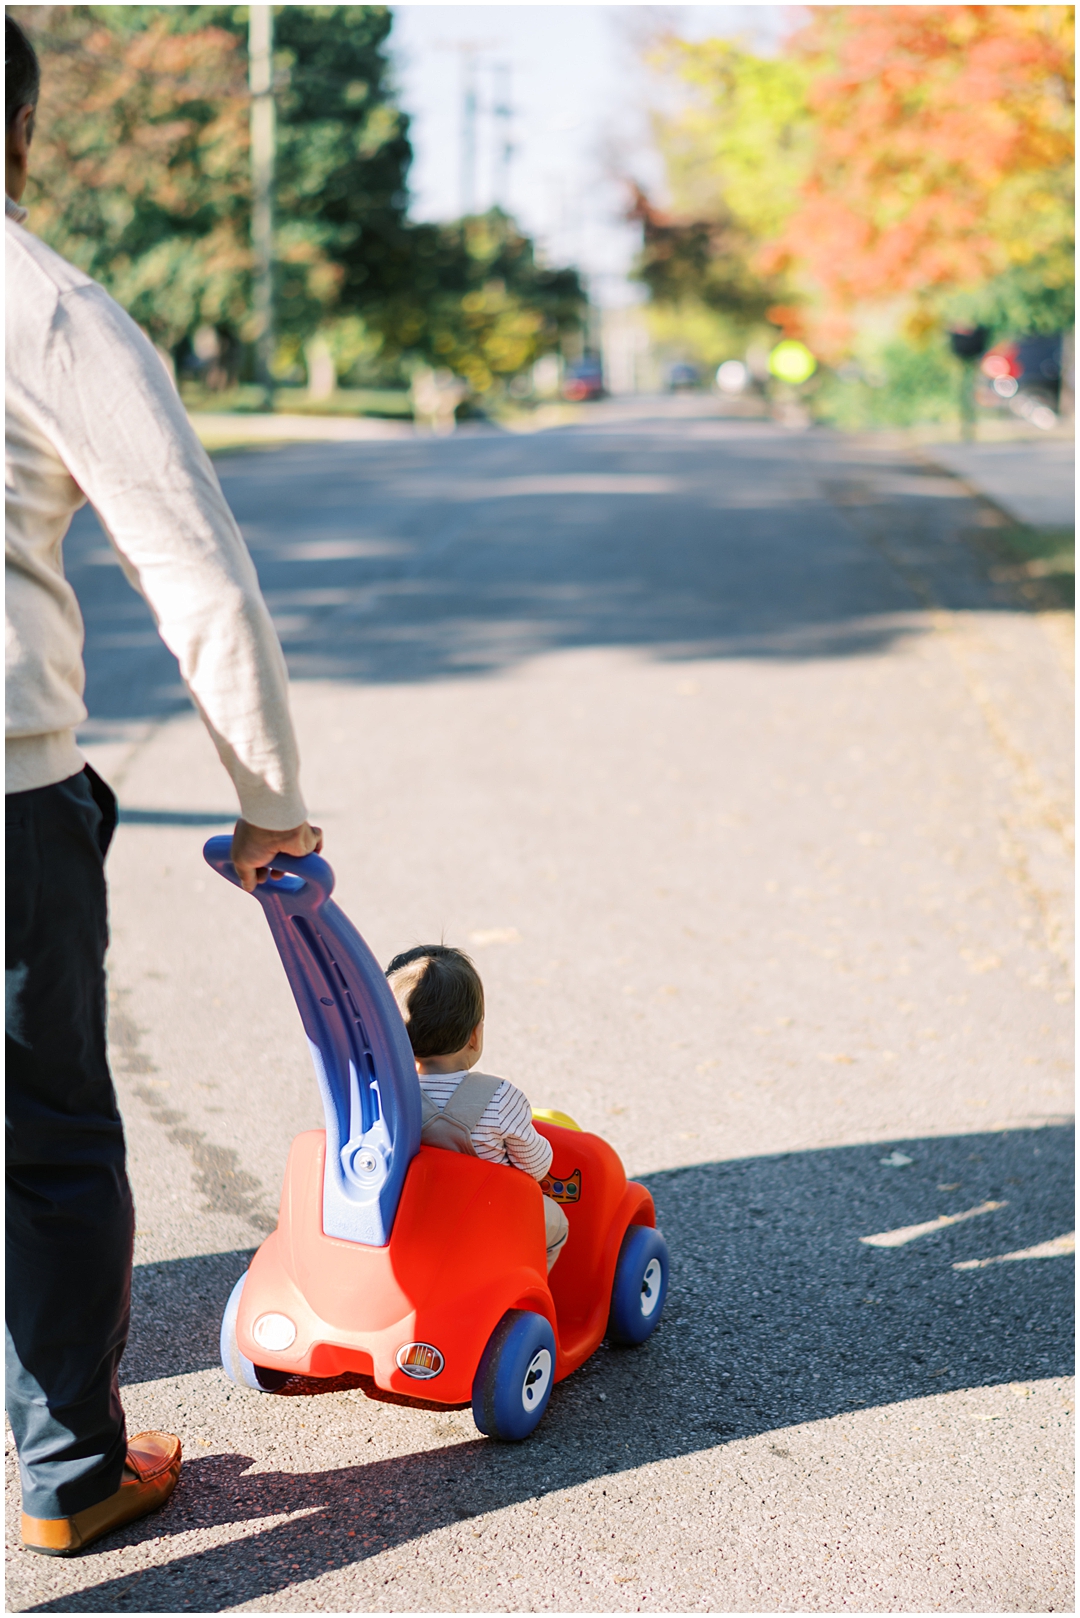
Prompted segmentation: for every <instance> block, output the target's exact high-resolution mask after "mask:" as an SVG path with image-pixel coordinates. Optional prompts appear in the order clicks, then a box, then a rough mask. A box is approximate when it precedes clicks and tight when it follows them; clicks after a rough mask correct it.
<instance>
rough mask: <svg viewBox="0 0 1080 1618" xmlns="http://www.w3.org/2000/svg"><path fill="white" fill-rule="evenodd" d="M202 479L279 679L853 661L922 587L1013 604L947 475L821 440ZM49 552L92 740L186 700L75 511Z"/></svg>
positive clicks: (289, 468) (734, 436) (302, 463)
mask: <svg viewBox="0 0 1080 1618" xmlns="http://www.w3.org/2000/svg"><path fill="white" fill-rule="evenodd" d="M220 471H221V476H222V483H223V486H224V489H225V492H226V495H227V497H228V499H229V501H230V503H231V504H232V506H233V509H234V510H235V512H236V514H237V517H238V519H239V521H240V524H241V527H242V529H243V531H244V535H245V538H246V539H247V542H248V545H249V547H250V549H251V552H252V555H253V557H254V559H255V562H256V566H257V568H258V571H259V576H260V580H261V583H262V586H263V589H264V592H265V594H266V597H267V600H268V602H269V604H270V607H271V610H272V612H273V614H274V618H275V622H276V624H277V628H278V633H279V635H280V637H281V640H282V644H283V645H284V648H285V653H286V657H287V659H288V662H289V667H290V671H291V673H292V675H293V677H294V678H317V679H329V680H343V681H358V682H383V681H417V680H431V679H440V678H446V677H462V676H470V675H472V676H476V675H484V674H490V673H493V672H496V671H498V670H500V669H502V668H505V667H508V666H511V665H513V664H515V663H517V662H519V661H520V660H521V659H523V658H528V657H531V656H535V655H538V654H540V653H543V652H549V651H556V650H567V649H574V648H585V647H601V648H602V647H619V648H629V649H636V650H639V651H641V652H643V653H646V654H647V655H650V656H653V657H657V658H664V659H672V660H679V659H685V658H700V657H718V658H730V657H740V658H743V657H751V658H770V659H788V660H795V661H798V660H800V659H804V658H811V657H849V656H855V655H859V654H864V653H867V652H873V651H877V650H880V649H882V648H884V647H887V646H888V645H890V644H891V643H892V642H894V641H895V640H896V639H897V638H898V637H902V636H905V635H909V634H911V633H913V632H915V631H916V630H917V627H918V626H917V622H916V617H915V615H916V614H917V613H919V612H921V611H922V609H923V608H925V606H926V605H927V602H928V599H931V598H932V599H933V600H934V601H936V602H937V603H938V604H940V605H944V606H948V607H953V608H957V609H961V610H962V609H969V608H970V609H983V610H993V609H995V608H999V607H1001V606H1003V605H1005V604H1007V602H1008V601H1009V598H1008V597H1007V595H1006V593H1003V592H1002V590H1001V589H1000V588H999V587H997V586H996V585H994V584H993V583H992V582H991V581H990V580H989V578H988V575H987V572H986V568H985V566H984V565H983V563H982V562H981V561H980V559H979V558H978V556H977V555H976V553H975V552H974V551H973V550H971V549H970V548H969V547H968V546H967V545H965V544H964V543H962V537H961V536H962V535H963V534H965V533H968V532H973V531H974V525H977V522H978V519H979V515H980V514H979V509H978V507H977V505H976V503H975V502H974V501H973V500H971V499H969V498H967V497H966V496H965V495H964V493H963V491H962V489H961V486H960V485H959V484H956V483H954V482H950V480H949V479H947V478H945V477H943V476H942V475H941V474H940V473H936V472H933V471H931V470H930V469H929V468H927V467H925V466H919V465H916V464H913V463H911V462H908V461H906V460H904V459H903V457H902V456H900V455H899V454H898V453H897V452H895V451H890V450H888V449H887V448H884V447H882V446H880V445H860V444H858V443H856V442H854V441H851V440H845V439H843V438H841V437H840V436H839V435H835V434H827V433H822V434H816V433H815V434H809V435H807V436H806V437H804V438H801V439H798V438H794V439H793V438H792V437H790V436H788V435H784V434H783V433H780V432H778V431H777V430H776V429H775V428H772V427H770V426H768V425H766V424H757V423H724V422H719V421H709V420H704V421H701V422H697V423H695V422H693V421H689V422H684V423H680V424H679V426H678V431H677V432H676V431H673V430H672V426H671V424H667V425H665V424H663V423H653V424H649V423H642V424H639V425H638V427H637V429H636V430H633V431H631V430H629V429H627V430H625V431H623V430H620V431H619V432H605V433H595V432H588V431H576V432H571V433H553V434H541V435H537V436H534V437H528V438H514V437H511V436H509V435H507V436H506V437H503V438H499V437H487V438H478V439H463V440H460V441H458V440H441V441H439V440H434V441H433V440H428V441H415V442H407V443H401V444H377V445H375V444H369V445H294V446H291V447H288V448H285V449H279V450H276V451H275V452H274V453H273V454H270V453H268V452H259V453H253V454H250V455H247V456H241V457H236V456H234V457H232V458H231V459H226V460H224V461H223V462H222V463H221V464H220ZM875 533H881V534H882V535H884V536H887V543H883V544H879V543H877V542H876V539H875ZM65 557H66V565H67V569H68V574H69V577H70V578H71V581H72V584H73V585H74V587H75V589H76V592H77V594H78V596H79V599H80V603H81V605H82V608H83V613H84V617H85V620H86V628H87V647H86V664H87V703H88V706H89V709H90V713H91V716H92V721H93V724H94V725H96V726H98V727H100V728H99V732H98V734H100V735H103V734H105V733H106V732H107V730H108V727H109V726H110V725H113V726H115V725H116V724H118V723H124V722H131V721H140V720H143V721H145V720H148V719H154V718H160V717H163V716H166V715H168V714H171V713H173V712H177V711H180V710H181V709H183V708H185V707H186V705H187V698H186V696H185V693H184V690H183V687H182V685H181V683H180V680H179V677H178V673H177V669H176V665H175V663H174V662H173V660H172V658H171V657H170V655H169V653H168V652H167V651H166V650H165V649H164V647H163V646H162V645H161V643H160V641H159V640H158V637H157V634H156V632H155V630H154V627H153V624H152V622H151V619H150V616H149V613H148V611H147V608H146V605H145V603H144V602H143V601H142V600H141V599H140V598H139V597H138V596H136V595H135V594H134V593H133V592H132V591H131V589H130V588H129V586H128V585H127V583H126V581H125V579H124V577H123V575H122V574H121V572H120V569H119V567H118V566H117V565H116V560H115V557H114V555H113V553H112V552H111V550H110V549H109V547H108V545H107V543H106V541H105V539H104V536H103V535H102V533H101V530H100V529H99V527H98V525H97V522H96V519H95V518H94V517H93V515H92V513H89V512H83V513H80V514H79V515H78V516H77V518H76V520H75V522H74V524H73V525H72V529H71V532H70V534H69V536H68V538H67V540H66V541H65ZM920 581H921V582H920ZM87 737H88V739H94V730H93V726H92V727H91V729H90V731H88V732H87Z"/></svg>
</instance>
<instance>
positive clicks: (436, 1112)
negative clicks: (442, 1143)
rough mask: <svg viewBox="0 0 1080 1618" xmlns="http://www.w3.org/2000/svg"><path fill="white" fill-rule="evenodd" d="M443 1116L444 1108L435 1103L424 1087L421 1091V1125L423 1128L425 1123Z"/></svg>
mask: <svg viewBox="0 0 1080 1618" xmlns="http://www.w3.org/2000/svg"><path fill="white" fill-rule="evenodd" d="M441 1117H442V1109H441V1107H437V1106H436V1105H435V1103H434V1101H432V1099H431V1097H430V1096H429V1095H428V1093H427V1091H426V1090H424V1089H421V1091H420V1127H421V1129H423V1127H424V1125H425V1124H427V1123H430V1122H431V1120H432V1118H441Z"/></svg>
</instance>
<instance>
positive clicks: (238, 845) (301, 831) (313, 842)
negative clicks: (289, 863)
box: [232, 820, 322, 893]
mask: <svg viewBox="0 0 1080 1618" xmlns="http://www.w3.org/2000/svg"><path fill="white" fill-rule="evenodd" d="M321 853H322V831H321V829H320V828H319V827H318V826H309V825H308V823H307V821H306V820H305V821H304V824H303V825H302V826H294V827H293V829H292V831H265V830H264V829H263V828H262V827H261V826H250V825H249V824H248V822H247V821H246V820H238V821H237V822H236V830H235V831H234V832H233V840H232V862H233V864H234V865H235V867H236V874H237V876H238V877H239V878H240V886H241V887H242V888H243V890H244V892H245V893H254V892H255V886H256V883H259V882H265V881H266V878H267V876H268V874H269V872H270V862H271V860H272V859H273V857H274V855H275V854H321Z"/></svg>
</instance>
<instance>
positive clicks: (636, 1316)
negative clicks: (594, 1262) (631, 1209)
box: [607, 1225, 669, 1344]
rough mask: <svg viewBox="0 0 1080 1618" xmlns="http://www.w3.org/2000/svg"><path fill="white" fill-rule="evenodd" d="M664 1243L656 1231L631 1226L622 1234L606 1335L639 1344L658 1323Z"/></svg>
mask: <svg viewBox="0 0 1080 1618" xmlns="http://www.w3.org/2000/svg"><path fill="white" fill-rule="evenodd" d="M668 1262H669V1261H668V1246H667V1242H666V1241H665V1240H664V1238H663V1237H662V1236H661V1234H660V1232H659V1231H658V1230H653V1229H652V1227H651V1226H649V1225H631V1226H630V1229H629V1230H628V1231H627V1232H626V1235H625V1236H624V1237H623V1241H622V1246H621V1247H620V1249H619V1257H618V1260H617V1262H616V1265H615V1279H614V1281H613V1282H612V1285H611V1313H610V1314H609V1316H608V1330H607V1334H608V1338H609V1339H610V1341H611V1342H613V1343H625V1344H635V1343H643V1342H644V1341H645V1339H646V1337H649V1336H650V1335H651V1334H652V1333H653V1332H654V1331H655V1330H656V1328H657V1326H658V1325H659V1324H660V1316H661V1314H662V1313H663V1310H664V1300H665V1298H666V1297H667V1288H668Z"/></svg>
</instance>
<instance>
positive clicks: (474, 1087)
mask: <svg viewBox="0 0 1080 1618" xmlns="http://www.w3.org/2000/svg"><path fill="white" fill-rule="evenodd" d="M502 1082H503V1081H502V1080H501V1079H494V1078H492V1076H491V1074H490V1073H466V1075H465V1077H464V1078H463V1079H462V1081H461V1083H460V1084H459V1085H458V1087H457V1089H456V1090H455V1091H454V1093H453V1095H452V1096H451V1097H450V1100H449V1101H448V1102H447V1103H446V1105H445V1107H443V1109H442V1116H443V1117H444V1118H450V1119H452V1120H453V1122H454V1123H456V1124H461V1125H462V1126H463V1127H464V1128H465V1129H467V1130H468V1132H469V1134H470V1135H471V1134H472V1132H473V1130H474V1129H475V1128H476V1126H477V1124H478V1123H479V1122H480V1120H481V1118H482V1117H483V1116H484V1113H485V1112H486V1111H487V1108H488V1103H489V1102H490V1101H492V1100H493V1099H494V1096H495V1093H496V1091H497V1090H498V1089H499V1087H500V1085H501V1084H502Z"/></svg>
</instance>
